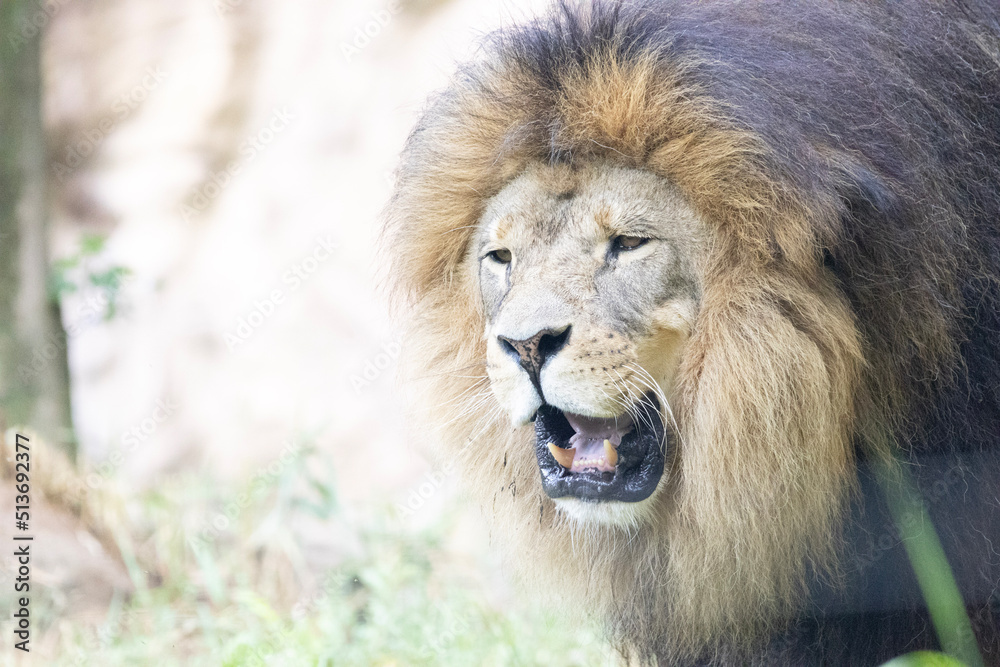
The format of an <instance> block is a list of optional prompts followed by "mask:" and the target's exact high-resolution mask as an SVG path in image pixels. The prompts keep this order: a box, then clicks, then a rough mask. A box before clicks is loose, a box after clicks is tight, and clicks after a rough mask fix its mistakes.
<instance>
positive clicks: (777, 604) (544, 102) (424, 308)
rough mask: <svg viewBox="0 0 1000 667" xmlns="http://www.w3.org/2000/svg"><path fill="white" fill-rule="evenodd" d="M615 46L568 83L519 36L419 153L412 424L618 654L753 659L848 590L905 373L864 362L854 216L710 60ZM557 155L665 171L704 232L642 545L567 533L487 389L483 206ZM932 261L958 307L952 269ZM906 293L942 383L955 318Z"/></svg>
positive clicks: (569, 75) (610, 43)
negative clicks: (690, 320) (661, 476)
mask: <svg viewBox="0 0 1000 667" xmlns="http://www.w3.org/2000/svg"><path fill="white" fill-rule="evenodd" d="M580 16H581V17H582V18H581V17H578V18H577V19H576V20H578V21H580V22H581V23H582V24H586V23H587V21H588V20H590V19H588V18H587V17H588V14H587V13H586V12H583V13H582V14H581V15H580ZM534 29H536V30H541V28H538V27H537V26H536V27H535V28H534ZM623 35H624V33H623V32H621V31H619V32H618V33H612V38H610V39H607V40H604V41H599V40H598V41H595V42H594V43H592V44H589V46H588V50H587V52H586V54H585V55H584V56H580V57H579V58H577V59H575V60H574V59H571V58H568V59H565V60H564V61H560V65H559V67H558V68H557V71H555V72H547V71H539V68H538V67H535V66H534V65H533V63H532V62H531V60H530V58H529V57H528V56H527V55H525V53H524V51H523V50H522V49H519V47H518V46H517V45H516V44H513V42H514V41H515V38H514V37H509V38H508V39H509V40H510V41H505V40H504V37H502V36H501V37H499V38H497V40H496V41H495V42H494V43H492V45H491V47H490V48H488V49H487V54H486V55H485V56H484V57H483V58H482V59H481V60H480V61H479V62H477V63H474V64H472V65H470V66H468V67H467V68H466V69H464V70H463V71H462V72H461V73H460V74H459V76H458V77H456V80H455V83H454V84H453V85H452V86H451V88H449V89H448V90H447V91H446V92H444V93H443V94H441V95H440V96H438V97H437V98H435V99H434V100H433V102H432V104H431V106H430V109H429V110H428V112H427V113H426V115H425V116H424V117H423V119H422V121H421V123H420V124H419V126H418V127H417V129H416V130H415V131H414V133H413V135H412V136H411V138H410V140H409V142H408V144H407V148H406V150H405V153H404V156H403V162H402V166H401V167H400V169H399V172H398V181H397V186H396V190H395V193H394V196H393V198H392V201H391V203H390V205H389V208H388V213H387V226H386V243H387V248H388V253H389V259H390V262H391V265H392V276H391V281H392V282H391V288H392V292H393V295H394V296H395V297H396V300H397V303H399V304H400V305H401V307H402V311H403V312H404V313H405V314H406V316H405V317H406V321H407V326H406V331H405V333H404V339H403V340H404V341H405V344H404V346H403V347H404V348H405V350H406V355H407V357H408V359H409V363H410V365H411V371H412V377H413V378H415V379H413V380H412V383H413V388H414V390H415V391H414V393H415V394H416V395H417V396H418V397H419V396H422V397H424V399H423V400H421V401H420V403H419V406H418V409H417V410H416V413H417V414H418V415H419V416H420V417H421V418H422V419H423V420H425V424H426V425H427V428H428V430H429V431H430V432H432V433H433V434H434V439H435V440H436V441H439V442H440V443H441V445H442V449H441V450H440V456H441V458H442V460H449V461H456V462H457V463H458V465H459V468H460V472H461V475H462V477H463V478H464V480H465V487H466V488H467V489H468V490H469V491H470V492H471V493H472V494H473V495H475V496H476V497H477V498H478V500H479V502H480V503H481V504H482V505H483V507H484V508H485V509H486V511H487V513H488V514H489V515H490V516H491V517H492V519H493V521H494V524H493V536H494V538H493V539H494V540H495V541H496V542H498V543H500V544H503V545H504V546H505V552H506V553H507V554H508V555H509V556H510V558H511V559H513V560H514V561H515V562H516V563H517V564H518V565H520V567H519V568H518V570H519V571H520V572H521V573H522V574H524V576H526V577H536V578H537V579H538V580H539V582H540V583H541V584H543V585H544V586H545V588H546V589H547V590H551V591H562V592H563V593H564V594H565V595H566V597H567V598H568V599H569V600H570V601H575V603H576V604H577V605H579V606H580V607H582V608H585V609H587V610H590V611H593V612H595V613H597V614H598V615H600V616H602V617H604V618H606V619H608V621H609V622H610V623H611V624H612V627H611V633H612V636H613V638H615V639H616V640H618V641H620V643H621V645H622V646H623V647H625V648H626V650H628V648H629V647H632V648H633V649H636V650H637V651H638V653H639V654H640V655H647V657H648V653H649V652H651V651H655V652H656V653H657V654H658V655H660V656H661V657H662V656H664V655H674V656H687V657H691V656H697V655H700V654H702V653H703V652H704V651H705V650H706V647H709V650H710V647H711V646H713V645H715V644H716V643H717V642H718V641H719V640H720V638H725V640H726V641H727V642H731V643H735V644H752V643H754V642H755V641H756V640H757V639H759V638H761V637H762V636H764V635H766V634H767V633H769V632H771V631H773V630H774V629H775V628H777V627H780V626H781V625H782V624H783V623H784V622H786V621H787V619H789V618H791V617H793V616H794V614H795V613H797V611H798V610H799V608H800V605H801V603H802V601H803V600H804V598H805V596H806V594H807V581H808V579H809V577H810V576H819V577H821V578H823V577H826V578H828V579H829V580H831V581H836V579H837V577H838V567H837V553H838V548H839V539H840V534H841V527H842V526H841V524H842V521H843V517H844V516H845V512H846V511H847V507H848V504H849V503H850V501H851V497H852V493H853V491H854V490H855V489H856V484H857V479H856V466H855V454H854V449H853V447H854V442H855V438H856V437H858V436H859V435H860V436H864V435H865V434H866V433H868V432H870V431H871V430H872V429H875V428H876V425H877V424H878V425H881V426H879V428H883V427H885V425H886V424H894V423H895V422H896V421H899V419H900V418H898V417H896V416H894V415H899V414H900V411H901V410H902V406H905V405H906V404H907V402H908V401H909V400H910V398H909V396H910V393H908V392H909V391H910V390H909V389H907V388H906V387H904V386H903V385H904V384H905V382H906V381H905V380H903V379H900V377H901V376H900V374H899V373H896V372H895V371H896V369H895V367H894V366H893V365H892V364H893V362H883V361H875V360H873V357H871V356H869V355H867V354H866V351H865V350H866V347H865V346H866V340H865V335H864V334H863V332H862V330H861V328H860V327H859V325H858V322H857V321H856V317H857V315H856V310H855V309H854V308H852V304H851V303H849V301H848V300H847V298H845V296H844V293H843V291H842V290H841V289H838V288H837V283H836V281H835V279H834V278H833V274H832V273H831V272H830V271H828V270H827V269H826V268H825V267H824V263H823V256H822V252H823V249H824V248H833V247H836V245H837V244H838V243H839V242H840V240H841V238H842V236H843V230H842V229H841V227H840V225H841V221H842V219H843V207H844V204H843V201H842V200H841V199H840V198H839V197H838V196H837V195H836V193H835V192H834V191H833V190H831V189H824V188H822V187H819V186H815V184H809V183H803V182H802V181H801V180H800V179H798V178H797V176H795V175H792V174H790V173H788V172H787V171H783V170H782V169H781V168H780V165H781V164H782V161H783V160H786V159H787V156H786V155H784V154H783V153H781V151H782V150H783V149H784V147H783V146H775V145H774V144H773V143H772V142H770V141H769V140H768V139H767V138H766V137H765V136H763V135H762V134H761V133H758V132H755V131H754V130H753V129H752V128H750V127H747V125H746V123H742V122H740V121H739V120H738V119H737V118H735V115H734V113H733V110H732V109H731V108H729V106H728V105H727V102H726V100H725V99H723V98H720V96H719V95H718V94H717V91H716V92H715V93H713V92H712V91H710V90H708V89H707V88H706V87H705V86H704V85H703V84H702V83H701V81H702V80H703V77H701V75H699V72H702V71H703V69H704V66H705V62H704V61H703V59H704V58H705V57H706V56H704V55H700V54H698V53H692V54H685V53H684V52H683V51H679V52H678V54H677V55H676V56H675V57H672V58H664V57H662V54H660V53H657V52H656V51H655V49H652V48H647V49H646V50H643V49H642V48H640V47H638V46H635V45H632V46H631V47H629V48H626V47H628V46H629V45H625V44H623V40H625V39H627V36H623ZM547 77H557V78H558V84H557V85H555V84H551V82H549V83H548V84H546V80H547ZM812 150H814V151H815V153H813V154H811V155H810V159H811V160H813V161H814V162H815V163H817V164H822V165H824V168H825V169H826V170H827V173H828V174H832V176H829V178H830V182H834V181H836V180H837V179H838V178H840V180H842V181H843V180H847V179H848V177H847V176H843V174H848V175H849V174H852V173H855V171H856V164H855V157H856V156H855V155H854V154H852V153H851V152H849V151H841V150H839V149H836V148H835V147H831V146H828V145H826V146H825V145H821V144H820V143H815V144H813V148H812ZM554 159H555V160H567V161H572V162H581V163H583V162H596V161H606V162H610V163H615V164H622V165H627V166H630V167H635V168H639V169H644V170H648V171H651V172H653V173H655V174H657V175H659V176H661V177H662V178H664V179H666V180H668V181H669V182H671V183H673V184H675V185H676V186H678V187H679V189H680V190H681V191H682V192H683V193H684V194H685V196H686V197H687V200H688V201H689V202H690V203H691V204H692V206H693V207H694V208H695V209H696V210H697V211H698V212H699V213H700V214H701V215H702V216H703V217H704V219H705V220H707V221H709V223H710V225H711V231H712V243H711V257H710V261H709V264H708V268H707V270H706V273H705V277H704V293H703V296H702V302H701V307H700V313H699V315H698V321H697V327H696V330H695V332H694V334H693V337H692V338H691V341H690V344H689V345H688V346H687V348H686V350H685V353H684V356H683V359H682V361H681V368H680V371H679V372H680V375H679V378H678V395H679V401H680V402H679V404H677V405H675V406H674V409H675V411H676V412H677V418H678V423H679V426H680V442H681V443H682V444H681V445H680V446H679V448H678V450H677V453H676V457H675V459H674V460H673V461H672V462H671V464H670V466H669V467H668V473H667V474H669V475H671V476H672V477H671V482H672V483H673V484H674V491H673V492H672V493H670V494H663V495H661V496H660V497H658V499H657V503H658V504H657V506H656V509H655V512H656V519H655V520H654V521H652V522H650V524H649V525H647V526H643V527H642V528H641V529H640V530H638V531H637V532H636V533H635V534H632V535H629V534H626V532H623V531H622V530H620V529H617V528H612V527H593V528H589V529H588V530H587V531H586V532H585V533H584V532H580V531H578V532H574V527H573V526H572V525H571V524H569V523H568V522H566V521H563V520H561V519H560V517H559V515H557V514H556V512H555V511H554V507H553V503H552V501H551V500H549V498H548V497H546V496H545V494H544V493H543V492H542V490H541V486H540V482H539V473H538V468H537V463H536V460H535V454H534V451H533V448H532V438H533V432H532V430H531V429H530V428H525V429H513V428H512V427H511V426H510V425H509V424H508V423H507V421H506V420H505V419H503V418H502V417H501V416H500V415H499V414H498V412H499V410H498V409H497V406H496V405H495V401H494V400H493V399H492V397H491V396H490V395H489V393H488V388H487V387H486V384H487V382H486V379H485V378H486V372H485V368H484V354H485V351H484V348H485V345H484V341H483V330H484V321H483V313H482V305H481V303H480V299H479V294H478V291H477V288H476V280H477V274H476V272H475V270H474V268H470V266H471V265H470V264H469V262H468V261H467V252H468V248H469V243H470V239H471V238H472V236H473V233H474V230H475V227H476V225H477V222H478V220H479V218H480V216H481V214H482V212H483V208H484V205H485V202H486V201H487V200H488V199H489V198H490V197H491V196H493V195H495V194H496V193H497V192H498V191H500V189H501V188H502V187H503V186H504V185H505V184H506V183H508V182H510V180H511V179H512V178H513V177H515V176H516V175H518V174H519V173H521V172H522V171H523V170H524V168H525V167H526V166H527V165H529V164H531V163H533V162H549V161H551V160H554ZM838 174H840V175H841V176H837V175H838ZM928 252H930V251H928ZM937 257H938V258H939V260H940V261H938V262H937V263H936V264H935V265H934V267H933V271H934V272H935V275H936V276H937V280H938V281H939V284H940V285H943V286H945V287H943V288H942V289H943V290H944V291H945V292H946V293H947V289H948V288H947V286H948V285H950V284H952V283H953V282H954V281H955V280H956V278H955V276H954V275H953V274H954V271H955V266H956V265H957V260H956V259H955V258H954V253H951V252H940V253H938V255H937ZM910 296H911V299H912V300H911V301H910V304H909V307H911V308H913V309H914V310H915V311H916V312H919V313H920V314H921V317H920V318H919V319H914V320H912V321H907V322H904V323H902V324H901V325H900V326H901V327H904V328H905V329H906V330H905V332H904V333H902V334H900V335H901V336H905V338H906V339H907V340H908V341H911V342H912V344H913V346H914V348H915V349H916V350H917V351H916V353H915V355H916V357H917V358H918V361H919V363H920V364H921V367H922V368H925V369H947V368H949V367H950V366H952V365H954V364H955V358H956V354H957V344H956V342H955V337H954V325H953V324H952V322H951V319H950V316H948V315H947V314H946V309H945V308H944V307H943V306H942V305H941V304H939V303H936V302H935V301H934V297H932V296H927V295H923V294H921V293H914V294H912V295H910ZM943 372H944V374H947V373H948V371H943ZM860 441H861V442H862V444H863V443H864V442H866V441H865V440H864V438H863V437H862V438H860ZM863 446H867V447H870V445H864V444H863ZM869 453H870V454H874V455H880V454H881V453H884V452H881V453H880V452H873V451H871V450H869Z"/></svg>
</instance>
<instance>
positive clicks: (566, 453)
mask: <svg viewBox="0 0 1000 667" xmlns="http://www.w3.org/2000/svg"><path fill="white" fill-rule="evenodd" d="M549 451H550V452H551V453H552V458H554V459H555V460H556V463H558V464H559V465H561V466H562V467H563V468H569V467H571V466H572V465H573V458H574V457H575V456H576V450H575V449H563V448H562V447H556V446H555V445H554V444H552V443H551V442H550V443H549Z"/></svg>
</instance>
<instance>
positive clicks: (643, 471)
mask: <svg viewBox="0 0 1000 667" xmlns="http://www.w3.org/2000/svg"><path fill="white" fill-rule="evenodd" d="M705 236H706V227H705V225H704V224H703V223H702V221H701V220H700V219H699V217H698V216H697V215H696V214H695V212H694V211H693V210H692V209H691V207H690V206H689V205H688V204H686V203H685V201H684V200H683V198H682V197H681V196H680V195H679V193H678V192H677V191H676V190H675V189H674V188H672V187H671V186H670V185H669V184H668V183H667V182H665V181H664V180H663V179H662V178H660V177H658V176H655V175H653V174H651V173H648V172H645V171H640V170H637V169H629V168H624V167H612V166H607V165H600V164H598V165H591V166H587V167H577V168H571V167H569V166H564V165H556V166H548V165H535V166H533V167H530V168H529V169H527V170H525V172H524V173H523V174H521V175H520V176H519V177H518V178H516V179H515V180H513V181H512V182H511V183H510V184H508V185H507V186H506V187H505V188H504V189H503V190H502V191H501V192H500V193H499V194H497V195H496V196H495V197H493V198H492V199H491V200H490V201H489V203H488V206H487V209H486V212H485V214H484V216H483V218H482V220H481V222H480V228H479V230H478V232H477V235H476V237H475V242H474V243H473V246H472V248H471V253H473V254H470V257H469V261H470V262H475V263H476V264H478V267H477V268H478V276H479V288H480V292H481V295H482V301H483V306H484V311H485V314H486V323H487V324H486V331H485V335H486V345H487V371H488V374H489V379H490V384H491V388H492V391H493V394H494V396H495V397H496V399H497V400H498V402H499V403H500V405H501V407H502V408H503V409H504V410H505V412H506V413H507V415H508V416H509V417H510V420H511V421H512V422H513V424H514V425H515V426H516V427H522V428H530V426H529V424H530V422H534V430H535V435H536V453H537V455H538V464H539V467H540V470H541V476H542V485H543V488H544V489H545V491H546V493H547V494H548V495H549V496H550V497H551V498H553V499H554V500H555V501H556V504H557V506H558V507H559V508H560V509H561V510H562V511H563V512H565V513H567V514H569V515H570V516H572V517H574V518H576V519H579V520H583V521H596V522H600V523H630V524H631V523H635V522H636V521H637V520H641V519H642V517H643V516H644V514H645V513H646V512H645V509H646V508H647V507H648V506H649V504H650V503H651V502H652V500H653V497H654V494H655V492H656V491H657V489H659V488H661V487H662V486H663V483H662V482H663V479H664V470H665V467H666V465H667V464H669V460H670V453H671V449H672V448H671V444H672V443H673V442H674V441H675V439H676V436H675V433H676V431H675V430H674V428H673V426H675V425H676V424H674V422H673V415H672V411H671V410H670V399H671V397H672V392H673V380H674V376H675V373H676V370H677V367H678V362H679V359H680V356H681V354H682V352H683V350H684V346H685V343H686V341H687V340H688V338H689V336H690V334H691V331H692V327H693V324H694V319H695V316H696V314H697V312H698V304H699V295H700V291H701V290H700V282H701V281H700V278H699V270H698V267H699V266H700V260H701V258H702V256H703V254H704V246H705Z"/></svg>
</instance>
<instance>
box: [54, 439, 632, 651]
mask: <svg viewBox="0 0 1000 667" xmlns="http://www.w3.org/2000/svg"><path fill="white" fill-rule="evenodd" d="M331 480H332V471H330V467H329V465H327V464H326V461H325V459H324V458H323V457H322V456H321V455H320V454H318V453H317V452H316V451H314V450H310V449H305V450H303V452H302V454H301V455H300V456H298V457H297V458H296V459H295V460H294V461H293V462H292V463H291V464H289V465H286V466H284V467H283V468H282V470H281V471H280V474H278V475H276V476H275V477H274V478H273V479H270V480H269V483H268V484H266V485H262V484H261V480H260V478H259V477H258V478H257V479H247V480H246V481H245V482H244V483H242V484H239V485H235V486H230V487H227V486H225V485H222V484H220V483H219V481H218V480H216V479H214V478H213V477H212V476H211V475H209V474H188V475H184V476H180V477H175V478H172V479H170V480H169V481H167V482H166V483H164V484H162V485H160V486H158V487H157V488H156V490H152V491H147V492H144V493H142V494H139V495H136V496H134V497H131V498H129V499H128V500H127V507H128V515H129V520H128V523H129V527H128V528H127V529H126V528H125V527H119V528H117V529H116V540H117V542H118V546H119V549H120V550H121V553H122V555H123V557H124V561H125V563H126V566H127V569H128V570H129V573H130V577H131V579H132V581H133V584H134V585H135V592H134V594H133V595H131V596H129V598H128V599H121V598H118V599H114V600H113V601H112V603H111V608H110V609H109V611H108V614H107V617H106V619H104V621H103V622H102V623H101V624H100V625H99V626H96V627H95V626H93V625H89V626H88V625H86V624H84V623H74V622H72V620H67V619H66V613H67V612H66V610H62V611H59V610H58V609H57V608H56V607H57V605H55V604H46V603H45V602H44V601H42V602H41V604H40V605H39V606H38V607H36V608H38V609H40V614H39V616H38V617H37V618H38V621H39V626H38V627H40V628H41V631H42V632H43V633H46V632H48V633H53V635H52V637H54V639H52V638H51V637H50V642H52V641H54V642H55V649H56V652H57V654H58V655H59V656H60V657H59V658H58V659H57V660H56V662H55V664H58V665H90V664H101V665H149V664H156V665H157V666H158V667H168V666H170V665H184V666H185V667H193V666H196V665H213V666H216V665H226V666H237V665H239V666H242V665H556V666H559V665H566V666H569V665H600V664H615V662H616V661H615V658H614V657H613V655H612V652H611V650H610V649H609V647H608V645H607V644H606V643H605V642H604V641H603V639H602V638H601V637H600V635H599V633H598V631H597V630H596V629H595V628H594V627H591V626H586V625H584V626H581V625H579V624H575V623H574V624H566V623H561V622H560V621H559V619H558V618H557V617H556V616H555V615H554V614H553V613H552V612H547V611H544V610H541V609H525V608H524V607H517V608H507V609H501V608H497V607H495V606H491V605H490V604H489V603H488V602H487V599H488V597H489V596H488V595H485V594H484V590H483V588H482V586H480V585H477V584H475V583H474V582H472V583H470V581H469V577H468V576H463V575H462V574H460V573H459V572H458V570H461V569H466V570H467V569H468V568H455V567H453V563H450V561H449V554H448V553H447V548H446V541H447V538H448V536H449V535H450V534H451V532H452V531H454V530H456V529H457V526H458V523H457V522H458V514H457V510H452V511H446V512H444V514H443V515H442V516H440V517H438V518H436V519H434V520H432V521H431V522H430V523H429V525H427V526H424V527H421V528H408V529H405V530H404V529H402V527H401V525H400V523H399V522H398V521H396V519H395V517H394V513H393V510H392V506H391V503H390V502H388V501H387V502H385V503H384V505H382V506H378V507H368V508H362V509H361V510H359V509H358V508H346V507H344V506H342V505H341V504H339V503H338V502H337V499H336V493H335V489H334V488H333V486H332V481H331ZM240 494H245V496H244V497H245V498H249V499H250V500H249V502H248V503H247V504H246V506H245V507H241V508H240V511H239V512H236V513H234V514H235V515H234V516H232V518H231V520H228V521H219V520H218V517H219V516H222V513H223V512H224V508H226V507H227V506H229V507H230V508H232V507H233V505H232V502H233V500H234V499H235V498H239V497H240ZM452 505H453V506H454V505H455V504H454V503H453V504H452ZM231 514H232V513H231ZM213 518H214V520H215V521H216V524H215V525H216V526H218V525H222V524H228V525H226V526H225V529H224V530H215V529H212V528H211V526H212V525H213V524H212V521H213ZM299 520H305V521H309V522H312V524H310V525H319V526H321V527H324V528H323V529H324V530H327V529H328V530H331V531H341V532H344V534H345V541H352V542H353V548H352V549H350V550H349V551H350V552H351V553H350V555H349V556H346V557H344V558H343V559H342V560H341V562H339V563H337V565H336V566H335V567H334V568H332V569H330V570H329V571H327V572H325V573H322V574H321V575H320V576H318V577H316V576H312V578H313V579H314V581H312V582H311V583H310V582H309V581H308V580H309V579H310V576H311V575H310V573H309V570H308V568H307V567H306V566H305V565H304V562H305V554H304V550H303V545H302V544H301V540H300V539H299V538H298V537H297V535H296V532H295V531H294V530H293V529H292V528H291V527H292V526H293V525H295V523H296V522H297V521H299ZM206 527H208V528H206ZM326 527H328V528H326ZM347 534H350V535H349V536H350V537H351V539H350V540H347V539H346V537H348V535H347ZM451 557H454V555H453V554H452V556H451ZM470 566H471V568H472V569H473V570H475V568H476V567H483V568H487V567H489V565H488V564H486V563H482V564H476V563H473V564H471V565H470ZM317 579H318V580H317ZM509 606H511V607H513V605H509ZM60 617H61V618H60Z"/></svg>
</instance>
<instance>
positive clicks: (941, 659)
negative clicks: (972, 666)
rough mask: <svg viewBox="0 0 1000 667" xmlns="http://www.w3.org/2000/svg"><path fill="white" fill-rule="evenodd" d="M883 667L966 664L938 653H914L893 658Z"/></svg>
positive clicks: (946, 666)
mask: <svg viewBox="0 0 1000 667" xmlns="http://www.w3.org/2000/svg"><path fill="white" fill-rule="evenodd" d="M882 667H965V663H964V662H960V661H958V660H956V659H955V658H953V657H951V656H950V655H945V654H944V653H938V652H937V651H914V652H913V653H907V654H906V655H901V656H899V657H898V658H893V659H892V660H890V661H889V662H886V663H883V664H882Z"/></svg>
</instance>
